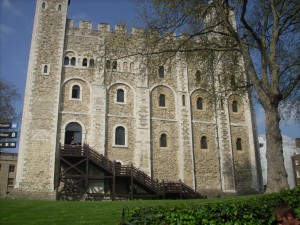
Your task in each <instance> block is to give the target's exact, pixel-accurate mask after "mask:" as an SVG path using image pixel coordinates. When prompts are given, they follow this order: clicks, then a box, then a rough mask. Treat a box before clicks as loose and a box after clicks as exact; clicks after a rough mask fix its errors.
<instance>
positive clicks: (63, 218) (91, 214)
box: [0, 196, 253, 225]
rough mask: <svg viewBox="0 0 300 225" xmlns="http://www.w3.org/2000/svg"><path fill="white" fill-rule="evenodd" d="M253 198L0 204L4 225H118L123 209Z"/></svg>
mask: <svg viewBox="0 0 300 225" xmlns="http://www.w3.org/2000/svg"><path fill="white" fill-rule="evenodd" d="M252 197H253V196H244V197H231V198H222V199H204V200H135V201H87V202H84V201H80V202H64V201H36V200H7V199H1V200H0V224H1V225H2V224H3V225H38V224H40V225H59V224H61V225H76V224H87V225H96V224H97V225H99V224H101V225H110V224H112V225H116V224H119V223H120V221H121V217H122V210H123V207H126V208H127V207H128V208H130V207H139V206H157V205H172V204H193V203H198V204H199V203H208V202H216V201H227V200H239V199H242V198H246V199H247V198H252Z"/></svg>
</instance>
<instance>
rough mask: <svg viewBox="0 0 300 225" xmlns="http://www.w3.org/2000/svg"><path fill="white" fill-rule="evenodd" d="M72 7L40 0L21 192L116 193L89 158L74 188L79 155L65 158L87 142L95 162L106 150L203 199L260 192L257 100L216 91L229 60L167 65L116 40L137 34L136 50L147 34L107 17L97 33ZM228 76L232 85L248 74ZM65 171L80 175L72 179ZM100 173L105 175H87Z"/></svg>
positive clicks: (179, 59)
mask: <svg viewBox="0 0 300 225" xmlns="http://www.w3.org/2000/svg"><path fill="white" fill-rule="evenodd" d="M69 4H72V2H71V3H70V2H69V1H68V0H37V4H36V12H35V19H34V28H33V35H32V43H31V51H30V60H29V65H28V73H27V83H26V91H25V101H24V110H23V119H22V130H21V138H20V147H19V161H18V171H17V179H16V185H15V190H14V195H20V196H21V195H22V196H24V197H25V196H26V197H28V198H48V199H55V198H56V197H57V193H60V192H61V190H65V188H66V186H68V185H69V186H70V185H71V186H72V187H73V188H76V190H77V191H78V190H79V189H78V186H80V185H82V186H81V189H82V191H81V192H80V193H81V194H82V193H85V194H90V193H91V192H97V193H106V192H108V191H109V192H114V193H115V192H116V191H117V189H118V188H117V187H115V186H114V185H112V183H111V182H115V177H114V176H113V175H111V173H110V172H107V173H106V172H103V170H105V169H103V168H102V167H101V166H103V164H101V166H99V164H97V163H95V162H94V163H95V164H97V165H94V167H95V168H96V167H97V168H96V169H95V168H94V169H91V164H89V163H88V162H89V160H90V158H88V160H87V161H85V162H87V163H86V164H85V166H83V167H86V168H87V170H88V171H89V172H85V175H86V176H85V178H82V179H83V180H85V181H84V182H83V180H82V182H83V183H81V184H80V185H75V183H76V182H77V181H76V182H75V181H74V180H72V176H73V177H75V176H80V174H81V173H80V172H79V171H80V169H78V168H77V167H76V165H77V164H80V162H81V161H80V160H79V158H80V154H79V155H78V157H79V158H77V159H76V160H77V161H76V160H75V159H69V158H68V159H66V158H62V157H61V156H62V152H63V154H65V156H66V157H69V156H70V155H71V154H67V153H66V151H65V150H66V149H69V150H70V148H65V147H64V146H67V145H72V146H73V145H77V147H78V146H84V144H88V146H89V148H92V149H93V154H94V153H95V154H99V155H98V156H97V157H96V156H95V157H94V158H93V159H96V158H97V159H99V160H98V161H97V162H98V163H100V161H101V160H102V158H101V157H102V156H104V157H105V158H106V159H109V160H111V161H116V162H119V163H120V164H121V165H132V166H134V167H135V168H138V170H139V171H143V173H144V174H146V175H147V176H149V177H150V178H151V179H153V180H157V181H159V182H162V181H179V180H180V181H181V182H182V183H184V184H185V185H187V186H188V187H190V188H192V189H194V190H196V191H198V192H199V193H201V194H204V195H208V196H217V195H230V194H241V193H253V192H258V191H260V186H261V185H260V182H259V171H258V168H259V167H258V162H259V160H258V147H257V142H256V133H255V119H254V115H253V110H252V105H251V101H250V99H251V98H250V96H249V94H248V93H238V92H235V91H230V92H228V93H226V95H222V96H219V93H223V92H221V91H220V92H217V91H216V90H221V86H222V83H220V82H219V81H220V79H222V76H223V77H224V76H225V74H226V73H228V71H227V72H226V71H224V68H223V66H226V60H225V59H224V60H223V61H222V60H221V61H218V62H217V60H216V62H214V64H211V67H210V68H211V69H212V70H210V72H209V71H206V70H204V69H203V65H204V63H206V62H207V60H206V59H205V57H198V58H197V57H192V59H191V58H189V57H187V56H186V55H185V54H179V53H178V54H176V55H173V56H172V57H169V58H168V59H166V60H165V61H164V62H162V60H160V56H152V57H147V58H138V57H133V56H129V55H127V56H126V55H124V52H122V51H121V49H120V48H117V47H115V46H114V43H115V44H116V45H117V42H113V41H112V40H114V37H116V35H118V37H119V38H120V37H122V35H123V37H124V38H125V37H126V38H129V39H128V40H132V39H134V40H136V42H135V41H132V42H130V41H128V42H126V48H127V49H128V48H129V49H130V48H133V45H131V44H130V43H139V42H138V41H140V40H141V39H140V37H139V36H138V34H139V33H140V30H138V29H134V28H132V31H131V33H127V32H126V28H125V27H124V26H116V27H115V30H114V31H111V30H110V26H109V25H108V24H103V23H99V24H98V29H93V27H92V23H91V22H89V21H80V22H79V26H78V27H76V26H74V25H73V20H71V19H67V10H68V5H69ZM99 4H101V3H99ZM114 35H115V36H114ZM115 40H116V41H117V39H115ZM119 40H122V39H119ZM116 52H117V53H118V52H119V53H120V54H123V55H122V57H119V58H116V55H118V54H113V53H116ZM200 58H201V59H202V60H200ZM235 75H236V77H235ZM230 77H231V85H232V81H233V79H235V78H239V79H240V80H245V73H242V74H231V75H230ZM224 85H227V83H226V84H224ZM85 146H87V145H85ZM71 152H73V151H72V150H70V153H71ZM79 152H80V151H77V152H76V151H74V154H75V153H76V154H77V153H79ZM72 154H73V153H72ZM83 154H85V156H86V154H88V153H87V151H85V152H84V153H83ZM67 155H68V156H67ZM100 155H101V157H100ZM73 156H74V155H73ZM70 157H71V156H70ZM105 162H108V161H105ZM101 163H102V161H101ZM100 167H101V168H100ZM66 168H70V170H72V171H73V172H74V174H69V175H68V176H69V177H68V178H66V177H65V172H66V170H68V169H66ZM105 168H106V167H105ZM81 169H82V168H81ZM102 169H103V170H102ZM92 170H93V171H94V172H93V174H94V176H96V177H97V178H95V177H94V179H97V181H92V180H90V178H89V175H88V173H92V172H91V171H92ZM108 170H109V169H107V171H108ZM63 171H65V172H63ZM75 173H76V174H75ZM106 178H107V179H111V180H106ZM66 179H67V180H66ZM74 179H75V178H74ZM67 182H69V183H68V184H67ZM78 182H81V181H78ZM111 189H113V190H111ZM69 191H70V192H71V189H70V190H69Z"/></svg>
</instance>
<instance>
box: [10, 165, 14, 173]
mask: <svg viewBox="0 0 300 225" xmlns="http://www.w3.org/2000/svg"><path fill="white" fill-rule="evenodd" d="M9 172H10V173H13V172H15V166H14V165H9Z"/></svg>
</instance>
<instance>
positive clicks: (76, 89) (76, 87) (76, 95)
mask: <svg viewBox="0 0 300 225" xmlns="http://www.w3.org/2000/svg"><path fill="white" fill-rule="evenodd" d="M72 98H73V99H80V87H79V85H74V86H73V87H72Z"/></svg>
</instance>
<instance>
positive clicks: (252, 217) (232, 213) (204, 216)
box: [123, 187, 300, 225]
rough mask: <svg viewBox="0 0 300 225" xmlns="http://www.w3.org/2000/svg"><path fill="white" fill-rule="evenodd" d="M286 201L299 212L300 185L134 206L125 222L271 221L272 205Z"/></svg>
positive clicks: (237, 223) (233, 224)
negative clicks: (189, 202)
mask: <svg viewBox="0 0 300 225" xmlns="http://www.w3.org/2000/svg"><path fill="white" fill-rule="evenodd" d="M282 201H285V202H287V203H288V204H289V205H291V206H293V207H294V209H295V212H296V214H297V215H298V216H300V187H298V188H295V189H293V190H290V191H287V190H282V191H280V192H279V193H274V194H267V195H263V196H260V197H254V198H252V199H247V200H240V199H237V200H232V201H222V200H220V201H219V202H216V203H210V204H204V205H203V204H202V205H200V204H192V205H180V204H177V205H173V206H157V207H147V208H143V207H139V208H133V209H132V210H131V212H130V216H129V218H128V219H127V222H124V223H123V224H127V225H135V224H164V225H165V224H189V225H193V224H204V225H205V224H207V225H212V224H226V225H241V224H243V225H246V224H248V225H254V224H271V223H272V222H273V221H274V219H275V218H274V216H273V209H274V208H275V206H276V205H277V204H278V203H280V202H282Z"/></svg>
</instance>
